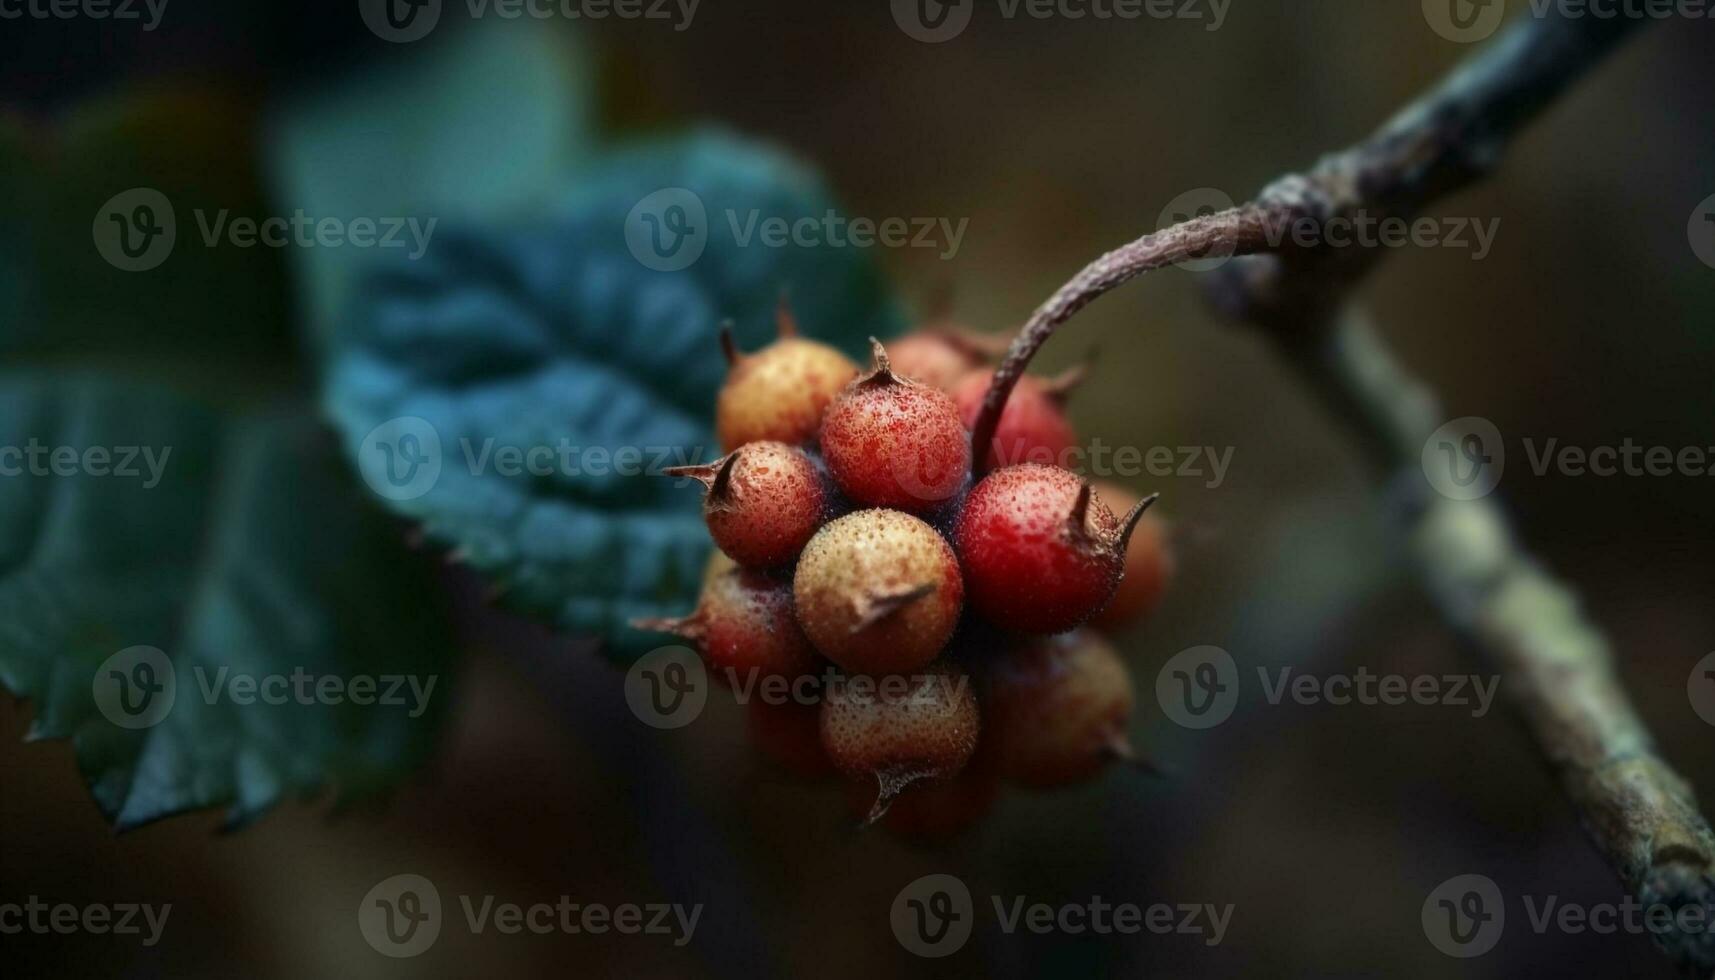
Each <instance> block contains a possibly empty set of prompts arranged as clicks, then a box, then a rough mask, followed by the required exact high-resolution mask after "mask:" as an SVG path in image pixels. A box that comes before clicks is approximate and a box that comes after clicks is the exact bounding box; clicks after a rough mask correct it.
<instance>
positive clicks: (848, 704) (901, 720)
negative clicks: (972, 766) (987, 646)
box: [822, 663, 981, 823]
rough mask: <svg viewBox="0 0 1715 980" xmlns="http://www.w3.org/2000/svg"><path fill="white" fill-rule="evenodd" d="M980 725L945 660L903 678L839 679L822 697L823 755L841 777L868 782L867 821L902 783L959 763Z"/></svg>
mask: <svg viewBox="0 0 1715 980" xmlns="http://www.w3.org/2000/svg"><path fill="white" fill-rule="evenodd" d="M980 727H981V716H980V713H979V710H978V708H977V696H976V692H974V691H972V690H971V680H970V676H969V675H967V674H966V673H965V672H964V671H962V670H960V669H958V668H957V667H953V666H951V665H949V664H945V663H937V664H933V665H930V666H929V667H927V668H925V669H924V670H922V671H920V672H917V673H914V674H912V675H911V676H909V677H906V676H899V675H894V676H886V677H866V676H864V675H861V674H859V675H854V676H851V677H847V678H844V679H843V680H842V681H841V682H839V683H836V684H834V685H833V687H832V688H831V689H830V690H829V691H828V694H827V697H826V699H825V700H824V701H823V702H822V747H823V748H824V749H826V750H827V752H828V758H830V759H832V760H833V762H834V765H835V766H836V767H837V768H838V769H839V770H840V771H841V772H843V773H845V774H846V775H848V776H852V777H857V778H863V779H866V780H868V779H873V780H874V781H875V783H876V787H877V795H876V801H875V806H874V807H872V808H871V809H870V812H869V821H870V822H871V823H874V822H875V821H876V820H879V819H880V818H881V817H882V816H883V815H884V814H886V812H887V808H888V807H889V806H890V805H891V804H892V803H893V801H894V799H895V798H897V797H898V796H899V794H900V793H901V792H902V791H904V790H905V788H906V787H908V786H910V785H912V784H913V783H916V782H918V781H920V780H928V779H946V778H948V777H950V776H952V775H953V774H954V773H957V772H958V771H959V770H960V769H962V768H964V766H965V763H967V762H969V761H970V758H971V755H972V753H974V752H975V751H976V747H977V736H978V734H979V730H980Z"/></svg>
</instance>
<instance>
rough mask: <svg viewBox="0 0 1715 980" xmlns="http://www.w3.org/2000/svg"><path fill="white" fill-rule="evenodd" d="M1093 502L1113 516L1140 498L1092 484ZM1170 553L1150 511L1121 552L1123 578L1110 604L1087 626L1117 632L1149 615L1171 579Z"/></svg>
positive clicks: (1162, 523) (1160, 522)
mask: <svg viewBox="0 0 1715 980" xmlns="http://www.w3.org/2000/svg"><path fill="white" fill-rule="evenodd" d="M1095 486H1096V499H1098V500H1100V501H1101V502H1103V503H1105V504H1107V505H1108V507H1109V508H1111V509H1112V510H1114V511H1115V512H1118V511H1121V510H1130V509H1131V508H1133V507H1136V506H1137V505H1138V504H1139V503H1140V502H1141V500H1140V498H1139V497H1138V496H1137V495H1136V494H1134V493H1132V492H1131V491H1130V490H1127V489H1126V488H1124V487H1122V486H1118V485H1116V484H1112V483H1102V482H1097V483H1096V485H1095ZM1174 565H1175V562H1174V559H1173V549H1172V548H1171V546H1170V545H1169V543H1168V540H1167V523H1166V522H1165V521H1163V520H1162V519H1161V518H1160V517H1158V516H1157V515H1156V514H1155V512H1154V511H1150V512H1148V513H1146V514H1144V515H1143V517H1142V518H1140V519H1139V520H1138V522H1137V530H1136V531H1135V532H1133V533H1132V536H1131V541H1130V543H1129V544H1127V545H1126V549H1125V576H1124V577H1123V578H1121V579H1120V587H1119V589H1118V591H1116V592H1114V598H1113V601H1112V602H1109V603H1108V606H1107V608H1106V609H1103V610H1102V611H1101V612H1099V613H1097V614H1096V618H1095V619H1093V620H1091V621H1090V622H1091V625H1094V626H1099V627H1101V628H1103V629H1119V628H1122V627H1125V626H1129V625H1131V624H1132V623H1134V622H1137V621H1138V620H1140V619H1142V618H1144V617H1145V616H1148V615H1149V614H1151V613H1153V612H1154V611H1155V609H1156V607H1157V606H1159V605H1161V595H1162V593H1164V592H1166V591H1167V583H1168V581H1169V580H1171V579H1172V578H1173V570H1174Z"/></svg>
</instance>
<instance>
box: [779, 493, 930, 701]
mask: <svg viewBox="0 0 1715 980" xmlns="http://www.w3.org/2000/svg"><path fill="white" fill-rule="evenodd" d="M793 594H794V596H795V598H796V602H797V610H798V620H799V622H800V623H802V624H803V627H804V632H805V633H806V634H807V635H808V636H809V637H810V640H811V642H812V643H814V644H815V646H816V648H817V649H818V650H820V651H821V652H822V654H823V655H824V656H826V657H827V658H828V659H830V660H832V661H834V662H835V663H836V664H839V665H840V666H841V667H843V668H845V669H846V670H851V671H858V672H862V673H898V672H902V671H908V670H914V669H916V668H918V667H921V666H922V665H924V664H926V663H928V662H929V661H931V660H933V659H935V657H936V656H938V655H939V654H940V652H941V650H942V649H943V648H944V647H945V646H946V644H947V639H948V638H949V637H950V636H952V634H953V630H954V628H955V627H956V626H957V625H958V622H959V612H960V610H961V609H962V608H963V606H964V582H963V577H962V576H961V574H960V572H959V563H958V559H957V558H955V557H954V555H953V550H952V548H951V547H950V546H949V545H948V544H947V541H946V539H944V538H942V537H941V535H940V534H938V533H936V531H935V529H934V528H932V527H930V526H929V525H928V524H925V523H924V522H923V521H922V520H921V519H919V518H916V517H913V516H911V515H909V514H905V513H901V512H899V511H890V510H865V511H859V512H857V513H855V514H847V515H846V516H844V517H841V518H839V519H837V520H834V521H830V522H829V523H828V524H827V525H825V526H824V527H823V528H822V529H821V530H820V531H818V532H816V536H815V537H813V538H811V539H810V543H809V544H808V545H807V546H806V547H805V548H804V553H803V554H802V555H801V556H800V558H799V560H798V567H797V570H796V572H795V573H794V575H793Z"/></svg>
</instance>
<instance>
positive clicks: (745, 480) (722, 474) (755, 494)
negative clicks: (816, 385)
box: [665, 441, 831, 568]
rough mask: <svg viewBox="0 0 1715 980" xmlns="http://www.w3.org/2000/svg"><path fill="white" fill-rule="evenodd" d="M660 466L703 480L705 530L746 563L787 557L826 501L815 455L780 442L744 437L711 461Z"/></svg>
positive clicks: (766, 563) (815, 523)
mask: <svg viewBox="0 0 1715 980" xmlns="http://www.w3.org/2000/svg"><path fill="white" fill-rule="evenodd" d="M665 472H666V474H667V475H668V476H674V477H688V478H690V479H693V480H696V481H697V482H699V483H701V484H702V485H703V488H704V491H705V496H704V498H703V519H704V521H705V522H707V524H708V527H709V535H710V536H711V537H712V538H714V541H715V546H716V547H718V548H719V549H720V550H721V551H722V552H724V553H726V554H727V555H728V556H729V557H731V558H732V559H733V561H736V562H738V563H739V564H740V565H744V566H746V567H748V568H771V567H776V566H780V565H785V564H788V563H790V562H791V561H792V560H793V559H794V558H796V557H798V553H799V552H800V551H802V550H804V545H805V544H807V543H808V542H809V540H810V538H811V536H812V535H814V534H815V533H816V530H817V528H819V527H820V526H821V524H822V521H823V520H825V519H826V518H827V515H828V512H829V508H830V506H831V499H830V495H829V493H828V488H827V487H826V486H825V485H824V481H823V477H822V472H821V470H820V469H818V468H817V466H816V463H815V461H814V460H812V459H811V458H810V456H809V454H808V453H806V452H804V450H802V449H799V448H798V447H796V446H789V445H787V444H786V443H783V442H773V441H768V442H752V443H747V444H745V445H744V446H741V447H739V448H738V449H735V450H733V451H732V452H731V453H728V454H727V455H726V456H724V457H722V458H721V459H718V460H716V461H714V462H713V463H706V464H702V465H698V466H680V467H674V468H672V469H669V470H666V471H665Z"/></svg>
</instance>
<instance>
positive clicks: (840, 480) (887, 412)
mask: <svg viewBox="0 0 1715 980" xmlns="http://www.w3.org/2000/svg"><path fill="white" fill-rule="evenodd" d="M822 454H823V456H825V457H826V459H827V462H828V470H829V472H831V473H832V474H833V477H834V482H835V483H837V484H839V487H840V489H841V490H842V491H844V492H845V494H846V496H848V497H850V498H851V499H852V501H853V502H854V503H856V504H858V505H859V506H863V507H891V508H893V509H895V510H903V511H910V512H912V513H925V512H928V511H931V510H934V509H935V508H937V507H939V506H941V505H942V504H944V503H945V502H947V500H949V499H950V498H951V497H952V496H953V495H954V494H956V493H958V491H959V490H960V489H961V488H962V487H963V486H964V485H965V482H966V481H967V479H968V478H969V476H970V470H971V447H970V436H969V435H968V434H967V433H966V432H965V426H964V423H963V422H960V421H959V413H958V408H957V406H955V405H954V403H953V399H952V397H951V396H950V395H948V394H947V393H946V392H944V391H941V390H939V389H937V388H931V387H929V386H928V385H926V384H921V383H919V382H916V381H912V380H911V379H909V378H902V377H899V376H898V375H896V374H894V373H893V371H892V370H891V368H890V367H889V362H888V359H887V356H886V352H885V351H883V350H882V349H881V345H880V344H877V345H876V369H875V370H874V371H872V372H871V373H869V374H867V375H865V376H863V377H862V378H859V379H858V380H856V381H854V382H852V383H851V384H850V385H847V386H846V389H845V390H844V391H842V392H840V394H839V397H838V398H835V399H834V402H833V404H832V405H830V406H828V414H827V416H826V417H825V418H824V419H823V420H822Z"/></svg>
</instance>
